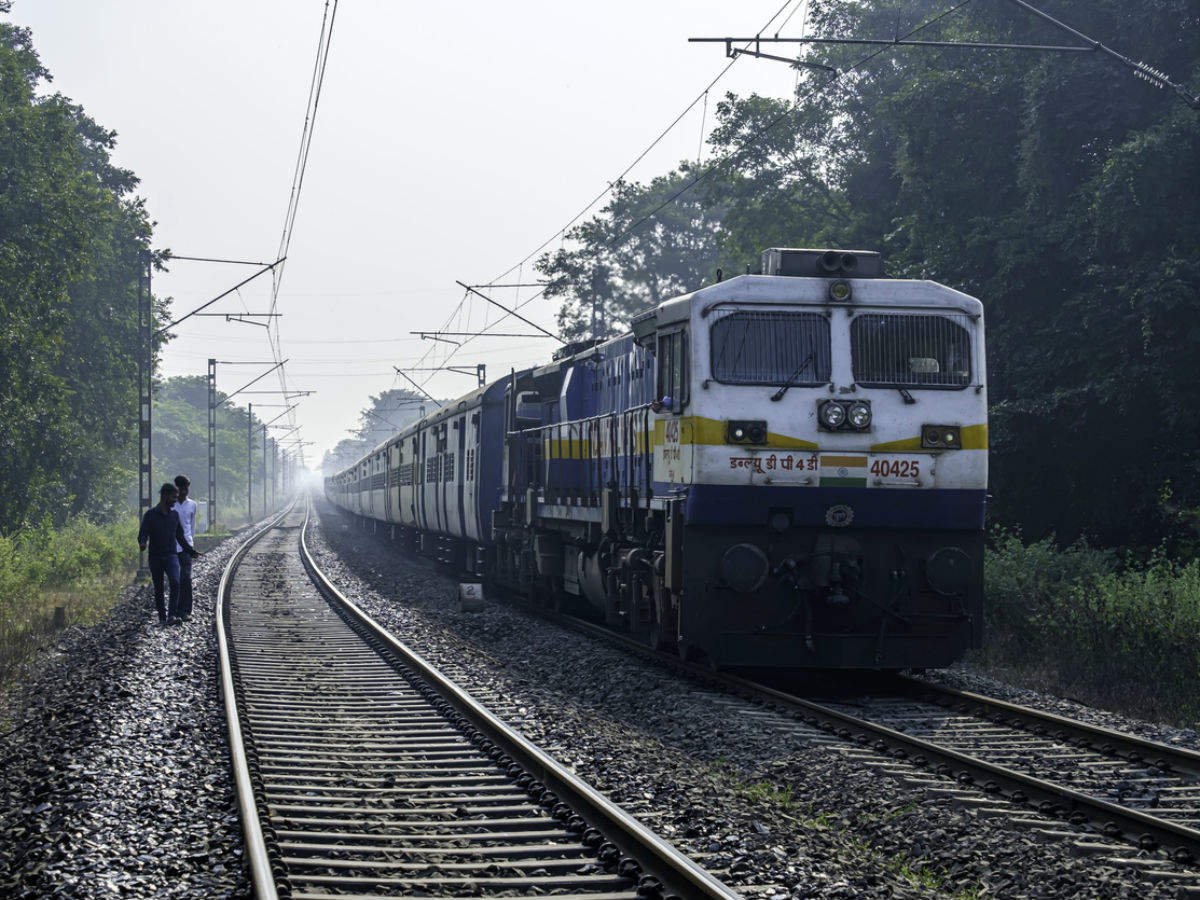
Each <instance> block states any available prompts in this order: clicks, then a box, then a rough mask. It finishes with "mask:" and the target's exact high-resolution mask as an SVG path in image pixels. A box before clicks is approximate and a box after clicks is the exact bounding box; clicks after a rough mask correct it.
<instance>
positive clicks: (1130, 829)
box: [528, 607, 1200, 864]
mask: <svg viewBox="0 0 1200 900" xmlns="http://www.w3.org/2000/svg"><path fill="white" fill-rule="evenodd" d="M528 608H531V609H535V610H536V611H537V612H539V613H540V614H542V615H544V616H545V617H546V618H548V619H550V620H551V621H556V622H559V623H561V624H565V625H569V626H571V627H573V628H575V629H576V630H579V631H582V632H585V633H588V634H591V635H594V636H597V637H604V638H608V639H610V640H613V641H615V642H616V643H619V644H621V645H623V646H626V647H629V648H630V649H633V650H636V651H638V652H639V653H642V654H644V655H645V656H647V657H648V658H650V659H654V660H656V661H659V662H662V663H665V664H666V665H667V666H668V667H670V668H674V669H676V670H678V671H683V672H686V673H688V674H690V675H693V676H696V677H698V678H700V679H703V680H706V681H708V682H710V683H712V684H716V685H718V686H720V687H724V688H725V689H727V690H729V691H731V692H732V693H735V694H738V695H741V696H743V697H746V698H749V699H752V700H758V701H760V702H762V703H764V704H766V705H768V706H770V707H773V708H776V709H778V710H779V711H783V712H788V713H792V714H795V715H798V717H799V718H801V719H802V720H803V721H804V722H805V724H808V725H811V726H813V727H816V728H818V729H820V730H822V731H825V732H827V733H832V734H836V735H837V736H838V737H841V738H843V739H849V740H853V739H854V737H855V736H856V735H858V736H860V738H866V740H865V741H861V740H860V742H862V743H870V742H871V741H874V742H875V745H874V746H875V749H876V750H878V751H883V752H888V751H890V753H891V755H893V756H894V757H895V758H897V759H900V760H907V761H908V762H909V763H910V764H913V765H916V766H918V767H919V768H925V767H927V766H930V765H931V764H932V765H937V764H940V765H941V766H943V767H948V768H947V769H946V771H943V772H939V774H943V775H946V776H949V777H953V778H954V779H955V780H956V781H957V782H958V783H959V784H961V785H966V786H969V787H976V788H978V789H980V790H982V791H984V792H985V793H987V794H990V795H992V796H995V797H997V798H1000V799H1003V800H1007V801H1009V802H1010V803H1013V804H1014V805H1017V806H1033V807H1034V808H1036V809H1037V810H1038V811H1040V812H1043V813H1046V814H1057V815H1065V816H1069V815H1071V814H1079V813H1081V814H1082V815H1083V816H1084V817H1085V818H1086V820H1089V821H1091V822H1093V823H1094V824H1098V825H1099V826H1100V828H1101V831H1102V833H1103V834H1105V836H1107V837H1110V838H1114V839H1122V840H1125V841H1128V842H1130V843H1133V844H1134V845H1137V846H1139V847H1141V848H1142V849H1146V850H1150V849H1155V848H1162V849H1164V850H1165V851H1166V852H1167V853H1169V854H1170V855H1171V857H1172V858H1173V859H1174V861H1175V862H1177V863H1181V864H1186V863H1189V862H1193V861H1195V860H1197V859H1200V829H1196V828H1193V827H1190V826H1188V825H1182V824H1179V823H1177V822H1172V821H1169V820H1166V819H1162V818H1159V817H1157V816H1153V815H1150V814H1148V813H1145V812H1142V811H1141V810H1137V809H1133V808H1131V807H1127V806H1122V805H1120V804H1116V803H1111V802H1109V801H1107V800H1103V799H1100V798H1098V797H1093V796H1091V795H1090V794H1086V793H1084V792H1082V791H1078V790H1075V789H1074V788H1071V787H1067V786H1066V785H1061V784H1055V783H1054V782H1052V781H1047V780H1045V779H1042V778H1038V777H1036V776H1033V775H1028V774H1026V773H1024V772H1021V771H1018V770H1016V769H1012V768H1009V767H1007V766H1002V765H999V764H997V763H992V762H988V761H986V760H982V759H978V758H977V757H974V756H970V755H968V754H965V753H962V752H961V751H958V750H954V749H951V748H949V747H943V746H941V745H939V744H937V743H934V742H932V741H928V740H926V739H924V738H920V737H915V736H913V735H910V734H906V733H904V732H902V731H897V730H895V729H893V728H889V727H888V726H886V725H880V724H878V723H876V722H871V721H869V720H867V719H862V718H859V717H857V716H852V715H850V714H848V713H844V712H841V711H840V710H837V709H833V708H831V707H829V706H826V705H825V704H822V703H818V702H816V701H813V700H807V699H805V698H803V697H797V696H795V695H794V694H789V693H787V692H786V691H781V690H779V689H777V688H773V687H770V686H768V685H765V684H761V683H759V682H757V681H753V680H751V679H748V678H743V677H742V676H740V675H733V674H731V673H728V672H721V671H717V670H714V669H711V668H708V667H706V666H702V665H698V664H696V663H692V662H686V661H684V660H681V659H679V658H678V657H677V656H675V655H674V654H671V653H667V652H664V651H661V650H654V649H651V648H650V647H648V646H647V645H646V644H645V643H643V642H641V641H639V640H637V639H636V638H633V637H630V636H628V635H623V634H618V633H616V632H613V631H610V630H609V629H607V628H604V627H602V626H600V625H597V624H595V623H593V622H588V621H587V620H585V619H579V618H577V617H575V616H570V615H567V614H565V613H561V612H557V613H556V612H550V611H547V610H544V609H539V608H536V607H528ZM919 684H920V685H921V686H922V687H925V686H926V683H925V682H919ZM995 702H996V703H1003V702H1004V701H995ZM1008 706H1010V707H1014V709H1013V713H1012V714H1013V715H1014V716H1015V715H1016V709H1018V708H1019V709H1022V710H1024V711H1025V713H1026V714H1027V715H1028V716H1029V717H1030V718H1031V719H1034V718H1036V719H1038V720H1039V721H1042V722H1045V721H1046V719H1045V718H1043V717H1042V716H1040V715H1039V714H1038V711H1036V710H1031V709H1027V708H1025V707H1017V706H1016V704H1008ZM1045 716H1047V717H1048V716H1050V714H1045ZM1054 718H1056V719H1058V718H1061V717H1054ZM1065 721H1070V720H1065ZM1074 724H1075V725H1076V726H1078V729H1079V731H1080V733H1084V732H1089V731H1092V730H1094V731H1099V732H1101V733H1103V734H1105V735H1108V732H1107V730H1106V729H1095V728H1094V726H1086V725H1084V723H1074ZM1123 738H1124V741H1125V743H1126V744H1128V745H1129V746H1131V747H1133V746H1137V747H1140V748H1142V750H1144V751H1146V752H1149V748H1153V751H1154V752H1155V753H1158V754H1160V755H1162V756H1163V757H1164V758H1165V759H1170V760H1175V759H1179V758H1180V757H1179V753H1178V752H1177V751H1179V748H1172V747H1168V746H1167V745H1164V744H1158V743H1155V742H1153V741H1145V740H1143V739H1141V738H1136V737H1133V736H1132V735H1123ZM1110 743H1114V745H1115V741H1111V740H1110ZM1181 752H1182V754H1184V756H1186V757H1188V758H1189V759H1190V755H1191V751H1181ZM1181 762H1182V759H1181Z"/></svg>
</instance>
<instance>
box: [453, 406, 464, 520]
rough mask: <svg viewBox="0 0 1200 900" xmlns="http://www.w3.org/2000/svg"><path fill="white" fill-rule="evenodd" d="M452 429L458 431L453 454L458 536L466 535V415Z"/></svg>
mask: <svg viewBox="0 0 1200 900" xmlns="http://www.w3.org/2000/svg"><path fill="white" fill-rule="evenodd" d="M454 430H455V431H456V432H458V439H457V443H458V452H457V453H455V454H454V492H455V493H456V494H457V495H458V527H457V528H455V529H454V533H455V534H457V535H458V536H459V537H466V536H467V507H466V492H467V479H466V474H467V473H466V466H465V465H464V463H465V462H466V452H467V417H466V416H462V417H460V418H459V419H457V420H456V421H455V422H454Z"/></svg>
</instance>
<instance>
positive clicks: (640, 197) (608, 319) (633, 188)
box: [537, 165, 719, 340]
mask: <svg viewBox="0 0 1200 900" xmlns="http://www.w3.org/2000/svg"><path fill="white" fill-rule="evenodd" d="M691 175H692V172H691V170H690V168H689V167H688V166H687V165H684V166H681V167H680V170H679V171H677V172H671V173H670V174H668V175H664V176H662V177H660V178H655V179H654V180H653V181H651V182H650V184H649V185H640V184H630V183H627V182H619V183H618V184H616V185H615V186H614V188H613V192H612V196H611V197H610V199H609V201H608V203H607V204H606V205H605V206H604V208H603V210H602V211H601V214H600V215H599V216H597V217H595V218H592V219H589V220H588V221H587V222H584V223H582V224H580V225H578V226H576V227H575V228H573V229H571V230H570V231H568V232H567V238H568V239H570V240H572V241H575V242H576V243H577V244H578V245H579V247H578V248H577V249H572V250H568V249H565V248H563V249H560V250H557V251H555V252H554V253H552V254H547V255H545V256H543V257H542V258H541V259H539V260H538V263H537V268H538V271H539V272H542V273H543V274H544V275H546V276H547V277H548V279H549V284H548V286H547V287H546V291H545V293H546V296H547V297H552V298H553V297H562V298H564V303H563V306H562V309H561V310H560V312H559V316H558V324H559V328H560V331H561V333H562V334H563V336H564V337H566V338H567V339H568V340H577V339H579V338H583V337H592V336H595V337H608V336H611V335H615V334H619V333H620V332H621V331H622V330H623V329H624V328H625V326H626V324H627V322H628V320H629V317H630V316H631V315H632V314H633V313H635V312H638V311H639V310H642V309H645V308H647V307H650V306H655V305H657V304H658V303H661V302H662V301H663V300H667V299H670V298H671V297H674V296H676V295H678V294H681V293H683V292H685V291H688V290H693V289H695V287H696V286H697V285H699V284H700V283H701V282H702V281H703V280H704V279H705V276H706V275H709V273H711V271H712V266H713V264H714V263H715V261H716V259H717V258H718V253H719V249H718V246H717V243H716V229H717V226H718V213H717V211H715V210H713V209H712V208H710V206H709V204H706V203H703V202H701V201H700V200H699V199H697V197H696V195H695V194H691V193H685V194H683V195H681V196H680V198H679V199H678V200H676V201H674V202H669V203H667V205H666V206H664V207H662V209H661V211H659V212H657V214H655V215H653V217H652V218H649V219H647V218H646V217H647V216H650V215H651V214H652V213H654V212H655V210H657V209H658V208H659V207H660V206H662V204H663V203H664V202H666V201H668V200H669V199H670V198H671V197H673V196H674V195H675V194H677V193H678V192H679V191H680V189H681V187H682V186H683V185H684V184H685V183H686V182H687V181H688V180H689V179H690V178H691ZM643 221H644V222H645V224H644V225H642V224H639V223H642V222H643ZM709 277H711V275H709ZM593 311H594V315H593Z"/></svg>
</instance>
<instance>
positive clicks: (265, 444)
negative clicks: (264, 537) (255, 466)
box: [259, 422, 267, 519]
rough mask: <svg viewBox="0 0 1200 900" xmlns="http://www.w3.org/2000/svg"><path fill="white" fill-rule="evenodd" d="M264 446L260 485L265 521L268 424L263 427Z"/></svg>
mask: <svg viewBox="0 0 1200 900" xmlns="http://www.w3.org/2000/svg"><path fill="white" fill-rule="evenodd" d="M262 444H263V448H262V450H263V454H262V479H261V480H260V481H259V484H261V485H262V507H263V518H264V519H265V518H266V517H267V423H266V422H264V423H263V426H262Z"/></svg>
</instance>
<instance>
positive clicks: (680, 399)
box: [657, 331, 688, 412]
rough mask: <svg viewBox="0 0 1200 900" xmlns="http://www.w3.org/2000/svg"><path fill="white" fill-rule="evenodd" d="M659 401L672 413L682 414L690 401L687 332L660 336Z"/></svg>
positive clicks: (658, 355) (674, 332) (658, 359)
mask: <svg viewBox="0 0 1200 900" xmlns="http://www.w3.org/2000/svg"><path fill="white" fill-rule="evenodd" d="M657 357H658V358H657V362H658V385H657V387H658V390H657V394H658V400H659V401H660V402H661V403H662V404H663V406H664V407H665V408H667V409H669V410H670V411H671V412H682V411H683V407H684V406H685V405H686V404H687V401H688V385H687V332H685V331H672V332H670V333H669V334H660V335H659V336H658V354H657Z"/></svg>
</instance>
